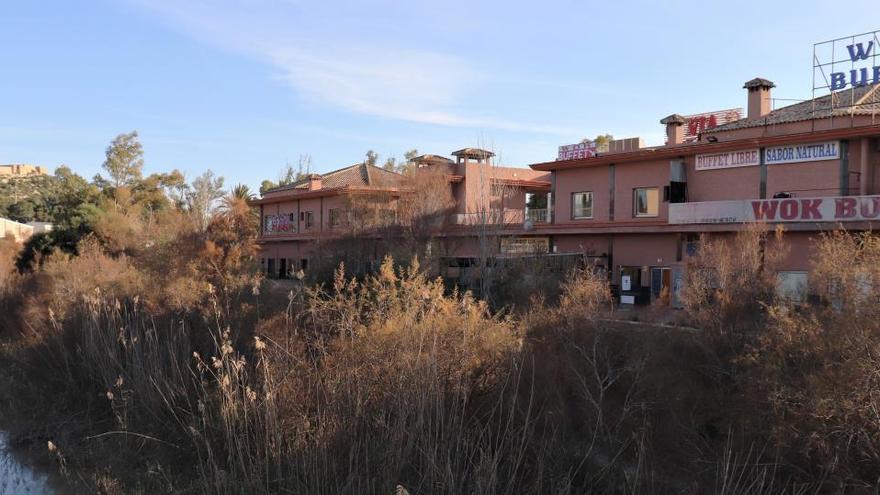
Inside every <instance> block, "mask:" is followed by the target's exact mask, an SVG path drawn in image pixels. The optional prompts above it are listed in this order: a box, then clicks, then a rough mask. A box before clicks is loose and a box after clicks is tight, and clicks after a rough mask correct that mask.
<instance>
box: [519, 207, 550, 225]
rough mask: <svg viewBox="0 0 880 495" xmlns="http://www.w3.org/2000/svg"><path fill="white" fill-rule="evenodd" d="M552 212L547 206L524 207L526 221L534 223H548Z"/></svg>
mask: <svg viewBox="0 0 880 495" xmlns="http://www.w3.org/2000/svg"><path fill="white" fill-rule="evenodd" d="M551 216H552V212H551V211H550V210H549V209H547V208H526V213H525V217H526V221H527V222H532V224H536V223H550V220H551V219H552V218H551Z"/></svg>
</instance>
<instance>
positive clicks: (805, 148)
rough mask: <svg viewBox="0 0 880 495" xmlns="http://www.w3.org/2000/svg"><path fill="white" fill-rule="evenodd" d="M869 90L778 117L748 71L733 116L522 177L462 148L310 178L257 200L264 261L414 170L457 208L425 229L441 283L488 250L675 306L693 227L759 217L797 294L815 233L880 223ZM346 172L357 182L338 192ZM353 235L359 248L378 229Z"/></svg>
mask: <svg viewBox="0 0 880 495" xmlns="http://www.w3.org/2000/svg"><path fill="white" fill-rule="evenodd" d="M878 87H880V86H878V85H863V86H856V87H853V88H850V89H847V90H843V91H838V92H835V93H832V94H828V95H826V96H824V97H820V98H817V99H814V100H809V101H805V102H801V103H797V104H794V105H789V106H785V107H781V108H777V109H773V108H772V101H773V99H772V96H771V92H772V90H773V88H774V84H773V83H772V82H770V81H768V80H766V79H760V78H756V79H753V80H751V81H748V82H747V83H745V85H744V86H743V89H745V93H746V94H745V95H744V96H745V100H746V103H747V105H746V109H747V110H746V112H745V115H744V116H742V115H740V114H738V113H735V112H732V111H725V119H716V120H719V121H720V122H719V125H714V126H705V125H701V126H698V131H699V132H698V133H697V135H696V136H694V135H693V132H689V129H690V127H693V126H690V125H689V123H688V119H686V118H685V117H682V116H681V115H678V114H672V115H670V116H668V117H666V118H664V119H662V120H661V121H660V122H661V124H662V125H664V126H666V136H667V139H666V144H665V145H663V146H656V147H644V146H642V145H641V140H639V139H628V140H620V141H612V142H611V143H607V144H606V146H605V147H604V148H603V149H601V150H593V151H595V152H592V151H591V152H588V153H583V152H582V149H581V148H582V147H575V151H572V150H571V149H567V150H566V152H565V154H563V152H562V150H560V158H559V159H557V160H553V161H547V162H543V163H536V164H532V165H530V168H528V169H526V168H513V167H503V166H498V165H496V164H495V163H493V161H492V160H493V154H492V153H491V152H489V151H486V150H480V149H476V148H465V149H462V150H458V151H456V152H453V153H452V156H453V159H449V158H445V157H441V156H437V155H423V156H421V157H418V158H416V159H415V160H414V162H415V166H416V168H415V171H414V175H411V176H410V177H404V176H401V175H398V174H391V173H390V172H386V171H384V170H381V169H377V168H375V167H368V166H366V165H363V164H360V165H355V166H353V167H349V168H348V169H342V170H340V171H336V172H332V173H330V174H326V175H325V176H323V177H318V176H313V177H314V178H312V179H309V181H301V182H300V183H298V184H296V185H293V186H289V187H287V188H282V189H279V190H273V191H269V192H267V193H266V194H264V196H263V198H262V199H260V200H258V201H256V202H255V203H254V204H256V205H259V206H260V208H261V213H262V214H261V218H263V225H262V228H261V237H260V242H261V243H262V245H263V248H264V249H263V253H264V258H265V260H264V268H265V269H266V270H267V271H268V273H270V274H272V273H276V272H277V273H280V272H279V270H281V271H282V272H283V270H289V269H290V267H291V263H293V266H295V267H296V268H297V269H299V268H307V267H308V264H309V259H311V258H312V257H314V256H319V255H320V252H321V247H320V242H319V241H320V240H321V239H328V238H332V237H333V235H334V224H333V222H332V221H330V220H329V219H330V218H331V216H332V215H334V214H333V213H331V210H334V209H338V210H339V211H343V210H344V209H345V205H350V204H352V202H351V201H350V200H349V199H347V198H351V197H352V196H353V195H356V194H363V193H364V192H365V191H372V192H382V193H384V194H386V195H387V200H385V204H386V206H387V208H388V209H389V211H393V210H395V208H396V207H397V206H396V205H398V203H399V201H400V199H401V198H406V197H407V195H408V194H412V193H413V191H412V188H411V184H412V182H413V178H412V177H418V176H419V174H425V173H435V174H441V175H442V176H443V178H444V179H443V181H442V188H446V189H445V190H447V191H448V193H449V195H450V196H451V198H452V199H453V204H452V205H451V207H450V209H449V211H448V212H447V213H448V214H447V215H444V217H443V221H442V222H439V223H437V224H436V229H435V230H434V231H433V232H432V236H431V238H432V240H431V245H432V246H433V248H434V249H438V250H440V251H441V252H442V257H443V259H444V261H443V262H442V263H441V264H440V265H439V267H438V268H439V270H440V273H441V274H442V275H447V276H450V277H454V275H453V274H452V273H453V272H456V273H457V272H458V271H460V270H461V269H462V268H463V267H467V266H468V264H469V263H472V262H473V260H474V259H476V258H481V257H482V258H485V257H486V256H491V257H494V258H503V257H509V256H522V255H535V254H542V255H547V256H551V257H552V256H580V257H588V258H590V259H591V260H592V261H591V262H592V263H593V264H596V265H599V266H602V267H604V268H605V269H606V270H607V273H608V276H609V279H610V281H611V283H612V285H613V286H614V287H615V289H616V290H617V291H618V293H619V294H620V296H621V300H622V301H623V302H630V303H643V302H649V301H656V300H658V299H661V300H662V301H663V302H666V303H669V304H672V305H675V304H677V302H678V301H677V295H679V294H680V290H681V289H682V283H683V280H684V269H685V265H686V262H687V258H688V257H689V256H691V255H692V254H693V253H694V252H695V250H696V249H697V246H698V240H699V238H700V235H701V234H708V235H710V236H732V235H733V234H735V233H736V232H737V231H739V230H742V229H744V228H746V226H747V225H748V224H751V223H754V222H763V223H765V224H767V226H768V227H771V228H772V227H775V226H776V225H778V224H781V225H783V226H784V228H785V230H786V231H787V235H786V242H787V243H788V244H789V245H790V247H791V249H790V250H789V254H788V256H787V257H786V259H785V260H784V262H783V266H781V267H780V269H781V272H780V274H779V280H780V283H781V284H783V285H788V286H793V287H796V288H798V290H800V292H802V293H806V292H808V290H809V288H808V278H809V277H808V272H809V269H810V267H809V259H810V255H811V249H812V246H813V242H812V240H813V239H815V238H816V237H817V236H818V235H820V234H821V233H822V232H825V231H829V230H833V229H839V228H841V227H845V228H846V229H848V230H869V229H872V228H873V227H874V224H875V223H877V222H878V221H880V89H878ZM702 115H710V116H711V115H712V114H702ZM728 117H730V118H728ZM713 124H714V123H713ZM353 170H357V171H358V174H357V177H356V178H354V179H351V180H349V181H348V182H346V185H345V186H343V187H339V186H338V185H336V181H337V180H339V177H342V176H351V175H352V173H353V172H352V171H353ZM380 170H381V172H379V171H380ZM438 171H439V172H438ZM372 177H381V178H382V179H381V180H375V179H372ZM322 181H323V183H322ZM327 185H330V187H327ZM437 187H438V188H440V187H441V186H439V185H438V186H437ZM304 212H311V213H304ZM339 214H340V213H336V214H335V215H339ZM279 215H280V216H281V219H280V220H278V218H279ZM285 218H286V219H287V220H284V219H285ZM309 218H311V219H312V220H309ZM397 220H398V221H399V220H401V219H400V218H398V219H397ZM276 222H280V223H276ZM276 225H277V226H276ZM285 229H286V230H285ZM360 235H361V237H362V239H363V240H364V241H367V240H368V239H369V238H370V236H371V235H374V234H370V233H369V232H368V231H367V230H364V231H363V232H361V234H360ZM435 254H436V253H435ZM377 255H378V253H377ZM279 260H284V261H279ZM291 260H293V261H291ZM282 268H283V270H282Z"/></svg>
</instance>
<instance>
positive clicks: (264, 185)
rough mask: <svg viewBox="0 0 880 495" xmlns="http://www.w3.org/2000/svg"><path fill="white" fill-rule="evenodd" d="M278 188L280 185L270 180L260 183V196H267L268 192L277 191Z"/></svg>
mask: <svg viewBox="0 0 880 495" xmlns="http://www.w3.org/2000/svg"><path fill="white" fill-rule="evenodd" d="M276 187H278V184H276V183H274V182H272V181H271V180H269V179H266V180H264V181H263V182H260V194H265V193H266V191H268V190H270V189H275V188H276Z"/></svg>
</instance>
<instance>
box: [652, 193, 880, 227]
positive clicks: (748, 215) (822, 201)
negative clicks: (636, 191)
mask: <svg viewBox="0 0 880 495" xmlns="http://www.w3.org/2000/svg"><path fill="white" fill-rule="evenodd" d="M872 220H873V221H880V196H832V197H825V198H785V199H754V200H738V201H706V202H702V203H672V204H670V205H669V223H670V224H717V223H745V222H858V221H872Z"/></svg>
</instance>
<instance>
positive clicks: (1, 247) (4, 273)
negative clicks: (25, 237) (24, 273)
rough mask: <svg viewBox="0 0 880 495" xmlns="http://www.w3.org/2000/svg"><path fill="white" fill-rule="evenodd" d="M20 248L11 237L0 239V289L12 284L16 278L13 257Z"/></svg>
mask: <svg viewBox="0 0 880 495" xmlns="http://www.w3.org/2000/svg"><path fill="white" fill-rule="evenodd" d="M20 250H21V245H19V244H18V243H17V242H16V241H15V239H13V238H12V237H9V238H6V239H0V290H3V289H4V288H7V287H9V286H11V285H12V283H13V281H14V280H15V279H16V273H15V258H16V257H17V256H18V252H19V251H20Z"/></svg>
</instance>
